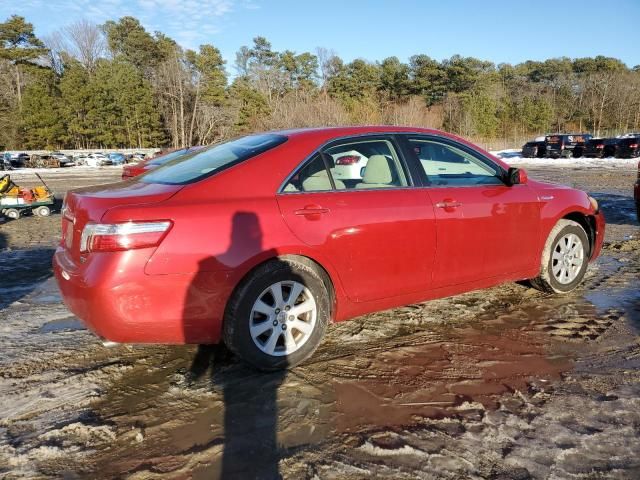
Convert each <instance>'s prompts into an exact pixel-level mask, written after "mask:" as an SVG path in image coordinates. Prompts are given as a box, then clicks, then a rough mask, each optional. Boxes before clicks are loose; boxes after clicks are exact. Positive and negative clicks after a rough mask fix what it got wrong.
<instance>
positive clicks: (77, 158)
mask: <svg viewBox="0 0 640 480" xmlns="http://www.w3.org/2000/svg"><path fill="white" fill-rule="evenodd" d="M88 156H89V155H88V154H86V153H76V154H75V155H73V156H72V157H71V158H73V163H75V164H76V165H86V164H87V157H88Z"/></svg>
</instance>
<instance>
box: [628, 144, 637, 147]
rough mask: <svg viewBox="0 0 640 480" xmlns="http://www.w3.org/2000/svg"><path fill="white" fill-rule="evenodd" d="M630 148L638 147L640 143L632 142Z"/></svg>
mask: <svg viewBox="0 0 640 480" xmlns="http://www.w3.org/2000/svg"><path fill="white" fill-rule="evenodd" d="M629 148H638V144H637V143H632V144H631V145H629Z"/></svg>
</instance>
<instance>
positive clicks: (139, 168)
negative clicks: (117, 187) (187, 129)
mask: <svg viewBox="0 0 640 480" xmlns="http://www.w3.org/2000/svg"><path fill="white" fill-rule="evenodd" d="M202 148H204V147H200V146H196V147H190V148H181V149H179V150H173V151H171V152H167V153H164V154H162V155H158V156H157V157H152V158H150V159H149V160H142V161H140V162H138V163H133V164H131V165H125V166H124V168H123V169H122V180H128V179H129V178H133V177H137V176H138V175H142V174H143V173H146V172H148V171H149V170H153V169H154V168H158V167H159V166H160V165H164V164H165V163H167V162H170V161H171V160H174V159H176V158H180V157H181V156H182V155H186V154H189V153H192V152H196V151H198V150H201V149H202Z"/></svg>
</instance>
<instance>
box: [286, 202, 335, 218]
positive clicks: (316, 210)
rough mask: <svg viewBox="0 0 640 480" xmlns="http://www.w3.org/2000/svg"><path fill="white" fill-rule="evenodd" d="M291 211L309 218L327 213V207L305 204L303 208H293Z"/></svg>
mask: <svg viewBox="0 0 640 480" xmlns="http://www.w3.org/2000/svg"><path fill="white" fill-rule="evenodd" d="M293 213H294V215H303V216H305V217H307V218H310V219H311V218H312V219H319V218H320V215H322V214H323V213H329V209H328V208H324V207H321V206H320V205H306V206H305V207H304V208H301V209H299V210H294V211H293Z"/></svg>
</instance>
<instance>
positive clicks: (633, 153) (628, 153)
mask: <svg viewBox="0 0 640 480" xmlns="http://www.w3.org/2000/svg"><path fill="white" fill-rule="evenodd" d="M639 154H640V152H639V151H638V150H630V149H624V150H622V149H620V148H618V152H617V153H616V157H617V158H636V157H638V155H639Z"/></svg>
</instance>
